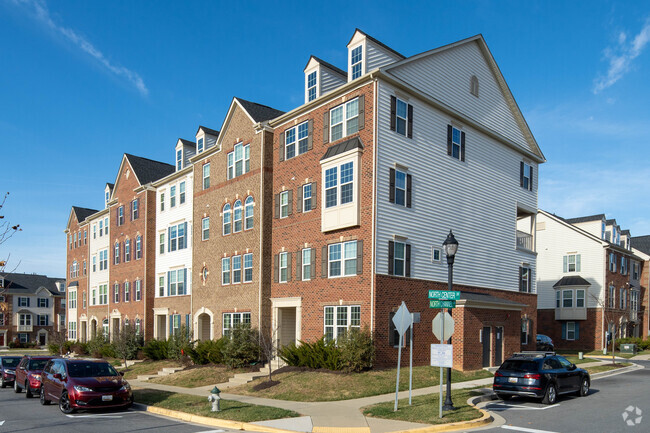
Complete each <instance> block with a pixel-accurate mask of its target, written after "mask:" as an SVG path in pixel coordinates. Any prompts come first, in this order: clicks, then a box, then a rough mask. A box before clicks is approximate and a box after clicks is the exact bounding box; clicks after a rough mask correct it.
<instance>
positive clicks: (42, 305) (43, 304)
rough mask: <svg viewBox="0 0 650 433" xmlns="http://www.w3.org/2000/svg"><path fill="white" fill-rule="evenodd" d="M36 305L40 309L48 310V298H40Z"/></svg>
mask: <svg viewBox="0 0 650 433" xmlns="http://www.w3.org/2000/svg"><path fill="white" fill-rule="evenodd" d="M70 293H71V294H72V293H75V292H70ZM75 296H76V295H75ZM36 305H37V306H38V308H47V306H48V302H47V298H38V299H37V300H36ZM75 305H76V304H75ZM70 308H77V307H76V306H75V307H70Z"/></svg>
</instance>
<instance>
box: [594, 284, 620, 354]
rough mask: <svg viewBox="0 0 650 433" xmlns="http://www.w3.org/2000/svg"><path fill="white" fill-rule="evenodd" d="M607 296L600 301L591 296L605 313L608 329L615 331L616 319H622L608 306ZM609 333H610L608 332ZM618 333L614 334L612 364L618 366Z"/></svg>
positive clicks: (596, 297)
mask: <svg viewBox="0 0 650 433" xmlns="http://www.w3.org/2000/svg"><path fill="white" fill-rule="evenodd" d="M605 295H606V296H603V298H602V299H600V298H599V297H598V296H596V295H593V294H591V295H590V296H591V299H592V300H594V301H595V302H596V304H598V306H599V307H600V309H601V311H602V312H603V316H604V317H605V323H607V325H608V329H612V330H615V329H616V318H617V317H619V318H620V317H621V315H620V314H617V312H616V311H614V307H613V306H612V307H609V306H608V305H607V302H606V299H607V293H605ZM607 332H609V331H607ZM615 334H616V333H615V332H612V364H616V354H615V350H616V335H615ZM605 348H607V340H605Z"/></svg>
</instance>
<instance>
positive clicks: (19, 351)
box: [0, 348, 50, 356]
mask: <svg viewBox="0 0 650 433" xmlns="http://www.w3.org/2000/svg"><path fill="white" fill-rule="evenodd" d="M22 355H44V356H49V355H50V351H49V350H47V349H34V348H30V349H7V350H2V351H0V356H22Z"/></svg>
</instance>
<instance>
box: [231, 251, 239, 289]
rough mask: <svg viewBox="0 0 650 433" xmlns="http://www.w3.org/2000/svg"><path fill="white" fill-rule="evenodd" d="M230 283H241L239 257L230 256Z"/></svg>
mask: <svg viewBox="0 0 650 433" xmlns="http://www.w3.org/2000/svg"><path fill="white" fill-rule="evenodd" d="M232 283H233V284H239V283H241V256H232Z"/></svg>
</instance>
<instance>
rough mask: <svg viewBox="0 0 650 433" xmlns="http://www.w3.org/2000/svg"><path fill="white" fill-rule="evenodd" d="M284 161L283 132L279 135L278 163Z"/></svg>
mask: <svg viewBox="0 0 650 433" xmlns="http://www.w3.org/2000/svg"><path fill="white" fill-rule="evenodd" d="M282 161H284V132H283V133H281V134H280V162H282Z"/></svg>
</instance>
